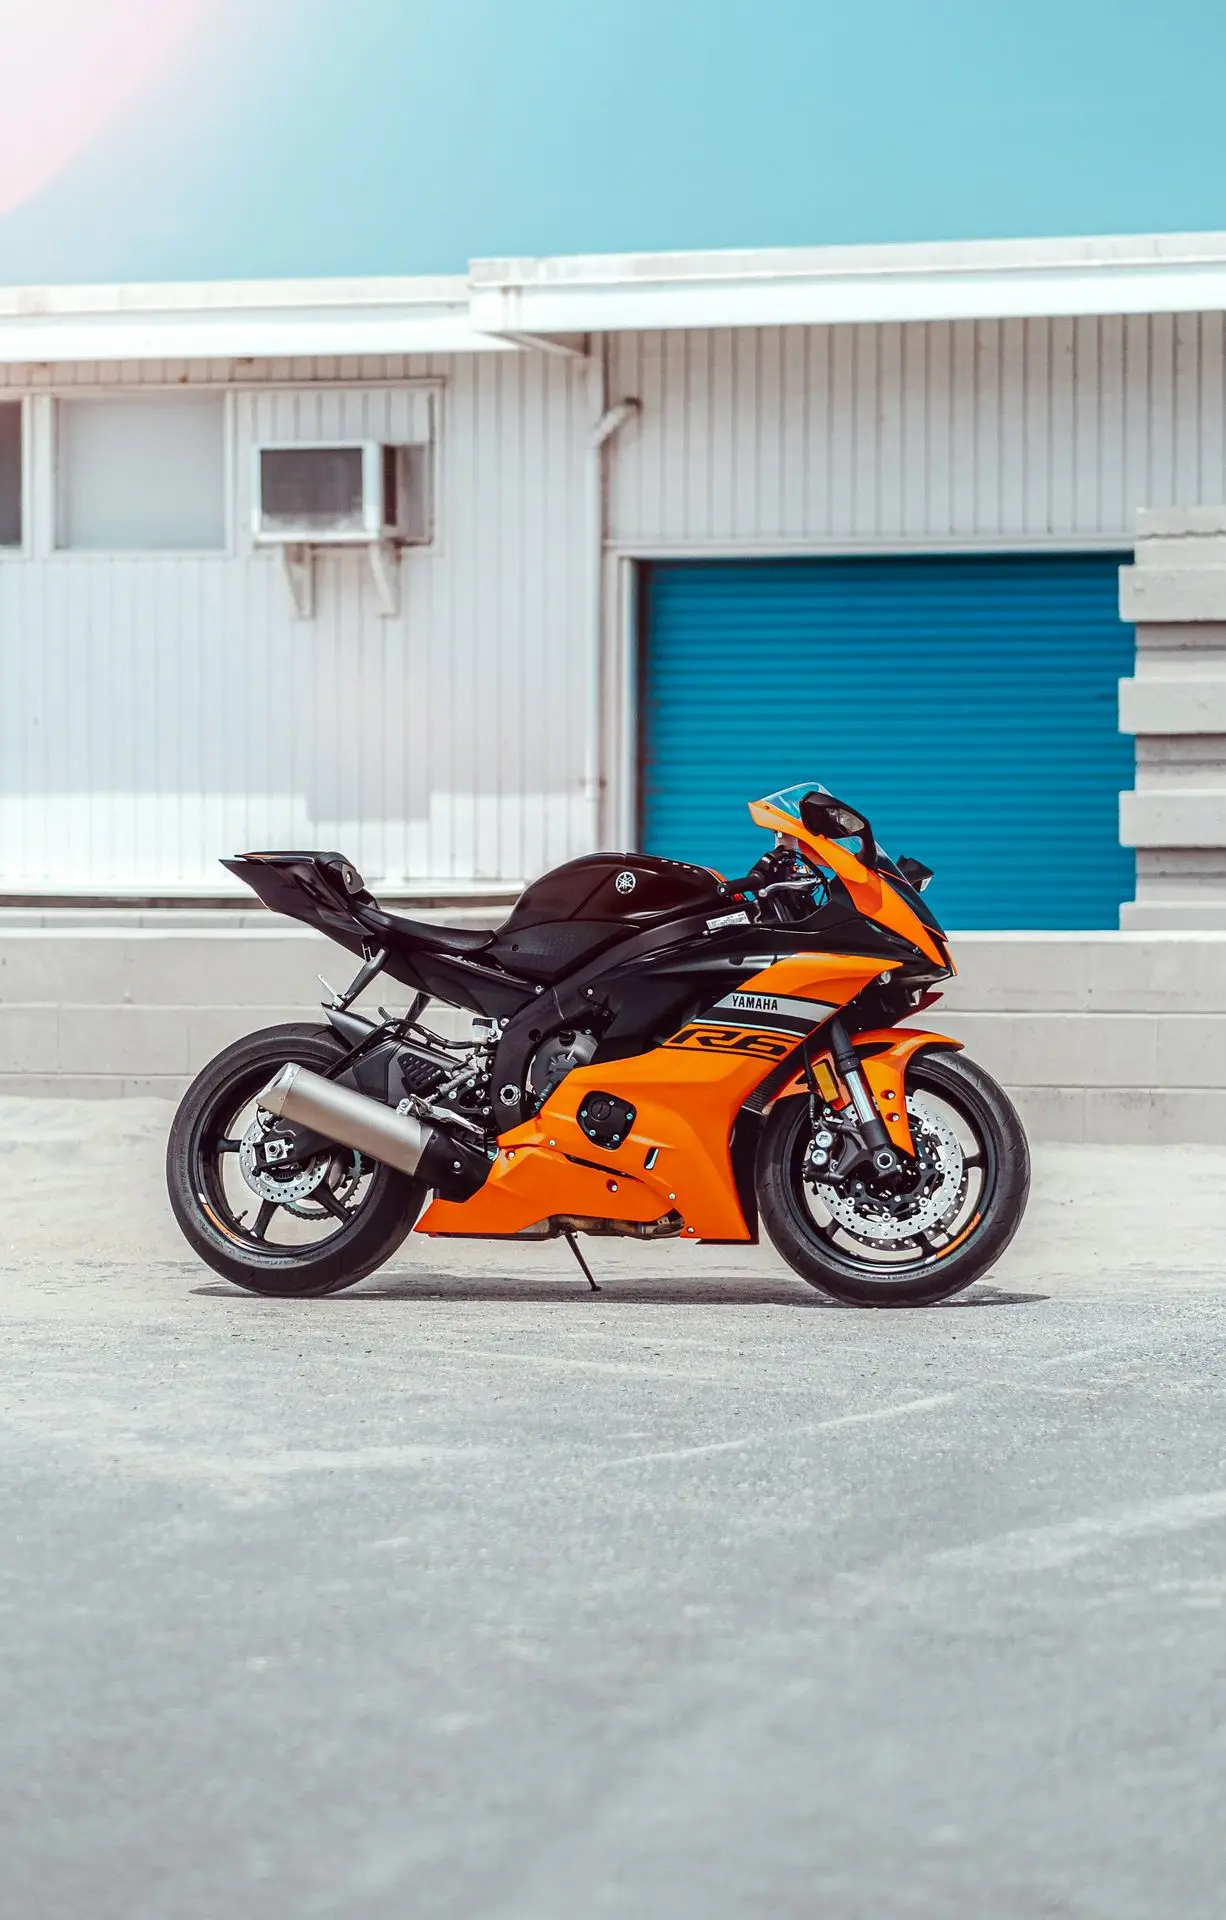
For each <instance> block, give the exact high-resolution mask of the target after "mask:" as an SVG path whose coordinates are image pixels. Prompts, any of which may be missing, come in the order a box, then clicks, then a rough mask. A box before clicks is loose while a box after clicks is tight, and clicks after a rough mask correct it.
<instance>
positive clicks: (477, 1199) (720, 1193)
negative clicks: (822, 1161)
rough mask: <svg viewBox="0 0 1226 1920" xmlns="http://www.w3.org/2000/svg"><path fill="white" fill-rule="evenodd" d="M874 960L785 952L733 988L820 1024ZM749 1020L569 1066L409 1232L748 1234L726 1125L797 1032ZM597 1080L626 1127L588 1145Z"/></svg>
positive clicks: (703, 1022)
mask: <svg viewBox="0 0 1226 1920" xmlns="http://www.w3.org/2000/svg"><path fill="white" fill-rule="evenodd" d="M881 971H882V963H881V961H880V960H878V959H869V958H866V957H864V956H862V955H846V954H820V953H819V954H792V955H790V956H789V957H788V958H787V959H785V960H778V961H776V962H774V963H773V965H771V966H769V967H765V968H763V970H762V972H761V973H759V974H756V975H755V976H754V977H753V978H752V979H751V980H748V981H746V982H745V984H744V987H743V988H741V989H739V991H741V992H744V993H746V994H757V995H763V994H766V995H781V996H786V997H787V998H788V999H792V1000H811V1001H812V1002H813V1003H814V1010H813V1024H814V1026H815V1027H817V1026H818V1025H820V1023H821V1022H822V1021H823V1020H824V1019H826V1018H827V1016H828V1014H829V1012H830V1011H831V1009H832V1008H834V1007H841V1006H845V1005H846V1004H847V1002H848V1001H849V1000H852V999H854V998H855V996H856V995H857V994H858V993H860V992H862V991H863V989H864V988H865V987H866V986H868V984H869V982H870V981H871V980H873V979H875V978H876V977H877V975H878V974H880V973H881ZM744 1020H745V1024H744V1025H742V1024H741V1023H740V1020H739V1018H738V1016H737V1014H735V1013H728V1012H721V1013H718V1014H715V1013H713V1014H711V1015H708V1016H704V1017H700V1018H699V1019H697V1020H693V1021H690V1022H687V1024H686V1026H685V1027H684V1028H682V1029H681V1031H680V1032H679V1033H678V1034H675V1035H674V1036H673V1037H672V1039H671V1040H668V1041H666V1042H665V1044H664V1045H663V1046H662V1047H655V1048H653V1049H652V1051H651V1052H650V1053H640V1054H634V1055H632V1056H631V1057H630V1058H629V1059H627V1060H613V1061H608V1062H605V1063H603V1064H599V1065H593V1066H587V1067H577V1068H576V1069H575V1070H574V1072H573V1073H569V1074H568V1075H567V1076H566V1079H565V1080H564V1081H563V1082H562V1084H561V1086H560V1087H559V1088H558V1089H557V1091H556V1092H555V1093H553V1094H551V1095H550V1097H549V1099H548V1100H547V1101H546V1102H545V1105H544V1106H543V1107H542V1108H541V1111H540V1112H539V1113H538V1114H537V1115H536V1116H535V1118H534V1119H532V1120H528V1121H525V1122H524V1124H523V1125H522V1126H518V1127H514V1128H512V1129H510V1130H509V1131H508V1132H507V1133H504V1134H503V1135H501V1137H500V1139H499V1143H498V1144H499V1154H498V1159H497V1160H496V1161H495V1162H494V1165H493V1166H492V1168H491V1170H490V1176H489V1179H488V1180H487V1181H486V1182H485V1185H484V1186H483V1187H482V1188H481V1189H480V1191H479V1192H478V1193H475V1194H473V1196H472V1197H471V1199H468V1200H463V1201H452V1200H435V1201H434V1202H433V1204H432V1205H431V1206H429V1207H428V1208H427V1209H426V1211H425V1213H424V1214H423V1215H422V1217H421V1219H420V1220H419V1221H418V1223H417V1232H418V1233H428V1234H478V1235H497V1236H502V1235H511V1234H516V1233H521V1232H523V1230H524V1229H525V1228H526V1227H532V1226H535V1225H536V1223H537V1222H538V1221H540V1220H548V1219H550V1218H552V1217H555V1216H557V1215H563V1216H566V1215H577V1216H579V1217H581V1218H589V1219H590V1218H595V1219H603V1220H632V1221H640V1222H644V1223H645V1222H648V1221H653V1220H659V1219H661V1218H663V1216H664V1215H666V1214H669V1213H679V1214H680V1215H681V1218H682V1221H683V1223H684V1227H683V1234H684V1237H687V1238H690V1239H697V1240H748V1239H749V1238H750V1232H749V1228H748V1226H747V1224H746V1221H745V1216H744V1213H743V1212H742V1210H741V1204H740V1201H739V1200H738V1198H737V1192H736V1182H735V1179H734V1177H733V1172H732V1159H731V1137H732V1128H733V1124H734V1122H735V1120H736V1117H737V1115H738V1113H739V1112H740V1111H741V1108H742V1107H743V1106H744V1104H745V1102H746V1100H747V1099H748V1098H749V1096H750V1094H751V1093H752V1092H753V1091H754V1089H755V1088H756V1087H758V1086H760V1085H761V1083H762V1081H763V1080H764V1079H765V1077H766V1075H767V1074H768V1073H770V1072H771V1071H772V1069H773V1068H774V1067H775V1066H776V1065H777V1064H778V1060H779V1058H780V1048H782V1053H783V1055H786V1053H787V1052H788V1051H789V1050H790V1047H791V1045H792V1044H793V1042H792V1041H790V1040H788V1041H785V1042H779V1043H778V1044H776V1045H775V1046H773V1047H769V1048H768V1046H767V1039H768V1037H767V1036H764V1035H763V1033H762V1032H761V1030H755V1029H754V1027H753V1025H752V1021H751V1017H750V1016H749V1015H746V1016H744ZM776 1040H778V1037H777V1036H776ZM595 1091H600V1092H603V1093H611V1094H614V1095H616V1097H617V1098H618V1099H619V1100H625V1101H628V1102H629V1104H630V1105H631V1106H632V1107H634V1109H635V1121H634V1126H633V1129H632V1130H631V1133H630V1135H629V1138H628V1139H626V1140H625V1141H624V1142H623V1143H622V1145H621V1146H620V1147H618V1148H617V1149H616V1151H612V1150H610V1149H608V1148H601V1147H598V1146H595V1145H594V1144H593V1143H592V1141H591V1140H589V1139H588V1137H587V1135H586V1134H585V1133H584V1132H583V1129H582V1128H581V1127H580V1125H579V1121H578V1117H577V1116H578V1111H579V1108H580V1107H581V1106H582V1104H583V1101H584V1099H585V1097H586V1096H587V1095H588V1094H589V1093H592V1092H595ZM649 1160H650V1161H651V1162H652V1164H651V1165H650V1166H648V1165H647V1164H646V1163H647V1162H648V1161H649Z"/></svg>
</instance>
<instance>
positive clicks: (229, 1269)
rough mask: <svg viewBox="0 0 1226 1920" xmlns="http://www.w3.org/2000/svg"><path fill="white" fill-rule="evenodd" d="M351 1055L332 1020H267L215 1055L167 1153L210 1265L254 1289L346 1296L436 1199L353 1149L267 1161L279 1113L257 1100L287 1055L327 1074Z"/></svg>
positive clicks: (171, 1189) (186, 1216) (179, 1208)
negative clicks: (264, 1152)
mask: <svg viewBox="0 0 1226 1920" xmlns="http://www.w3.org/2000/svg"><path fill="white" fill-rule="evenodd" d="M346 1051H347V1049H346V1047H345V1045H344V1043H343V1042H342V1041H341V1040H340V1039H338V1037H337V1036H336V1034H334V1033H333V1031H332V1029H331V1028H330V1027H320V1026H311V1025H309V1024H307V1023H305V1022H303V1023H302V1024H298V1023H294V1024H292V1025H286V1026H282V1027H266V1028H264V1030H263V1031H262V1032H261V1033H253V1034H249V1035H248V1036H247V1038H246V1039H245V1040H239V1041H236V1042H235V1044H234V1045H233V1046H232V1047H227V1048H226V1049H225V1051H224V1053H219V1054H218V1055H217V1058H216V1059H215V1060H212V1061H210V1063H209V1065H208V1066H207V1067H205V1069H204V1071H203V1072H202V1073H200V1074H198V1075H197V1077H196V1079H195V1080H193V1082H192V1084H191V1086H190V1087H189V1088H188V1089H187V1092H186V1093H185V1094H184V1096H183V1099H182V1101H181V1102H180V1104H179V1110H178V1112H177V1113H176V1115H175V1118H174V1124H173V1125H172V1127H171V1129H170V1140H169V1142H168V1144H167V1148H166V1187H167V1191H168V1193H169V1196H170V1204H171V1208H172V1209H173V1212H174V1216H175V1219H176V1220H177V1221H178V1223H179V1226H180V1227H181V1229H182V1231H183V1233H184V1236H185V1237H186V1239H187V1241H188V1243H189V1244H190V1245H191V1246H192V1247H193V1248H194V1249H195V1251H196V1252H197V1253H198V1254H199V1255H200V1257H201V1259H202V1260H207V1262H208V1264H209V1265H210V1266H211V1267H212V1268H213V1269H214V1270H215V1271H216V1272H217V1273H220V1274H224V1275H225V1277H226V1279H227V1280H233V1281H234V1283H235V1285H236V1286H240V1287H245V1288H246V1289H247V1291H248V1292H249V1293H264V1294H276V1295H280V1296H282V1297H291V1298H294V1297H296V1298H299V1299H303V1298H307V1297H309V1296H312V1295H319V1294H325V1293H338V1292H339V1291H340V1289H341V1288H342V1287H351V1286H353V1285H354V1284H355V1283H356V1282H357V1281H358V1280H362V1279H365V1277H366V1275H367V1274H368V1273H373V1272H374V1270H375V1268H376V1267H381V1266H382V1265H383V1262H384V1261H385V1260H388V1259H390V1258H391V1256H392V1254H393V1253H395V1251H396V1249H397V1247H398V1246H399V1245H400V1243H401V1241H402V1240H403V1239H404V1237H405V1235H406V1234H407V1233H408V1232H409V1230H410V1228H411V1227H412V1225H413V1223H414V1221H415V1220H416V1219H417V1216H418V1214H419V1213H420V1212H421V1209H422V1205H423V1203H424V1201H425V1197H426V1189H425V1188H424V1187H423V1186H422V1184H421V1182H420V1181H418V1180H412V1179H410V1178H409V1176H408V1175H407V1174H404V1173H397V1172H395V1171H394V1170H393V1169H392V1168H391V1167H384V1166H378V1165H376V1164H375V1162H374V1161H372V1160H367V1159H366V1158H365V1156H364V1155H362V1154H360V1153H354V1152H352V1151H351V1150H350V1149H349V1148H348V1147H341V1146H337V1147H330V1148H325V1149H324V1150H323V1151H322V1152H320V1153H317V1154H315V1155H314V1156H313V1157H312V1158H311V1159H309V1160H308V1161H306V1162H305V1163H304V1164H298V1163H292V1164H289V1165H286V1166H285V1167H284V1168H273V1169H269V1168H267V1167H261V1166H260V1165H259V1164H258V1162H257V1161H256V1159H255V1156H254V1155H253V1153H252V1147H253V1144H254V1143H255V1142H257V1141H259V1140H260V1139H261V1137H262V1135H263V1132H264V1130H265V1127H266V1125H267V1123H268V1122H269V1121H271V1118H272V1116H271V1115H263V1116H262V1117H261V1109H260V1108H259V1105H258V1102H257V1100H256V1095H257V1094H258V1093H260V1092H261V1090H262V1089H263V1088H264V1087H266V1086H267V1085H268V1082H269V1081H270V1080H271V1079H272V1078H273V1076H274V1074H276V1073H279V1072H280V1070H281V1068H282V1067H283V1066H285V1064H286V1063H287V1061H290V1060H295V1061H297V1062H298V1064H299V1065H300V1066H304V1067H310V1068H312V1069H313V1071H314V1072H316V1073H327V1072H329V1071H330V1070H331V1069H332V1068H334V1067H335V1066H336V1064H337V1062H338V1060H340V1059H341V1057H342V1055H343V1054H344V1053H345V1052H346Z"/></svg>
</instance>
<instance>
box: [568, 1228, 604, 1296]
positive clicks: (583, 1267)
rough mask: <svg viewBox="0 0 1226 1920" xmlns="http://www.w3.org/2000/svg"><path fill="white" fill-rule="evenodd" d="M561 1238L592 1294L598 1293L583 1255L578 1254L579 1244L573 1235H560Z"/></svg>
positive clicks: (598, 1289)
mask: <svg viewBox="0 0 1226 1920" xmlns="http://www.w3.org/2000/svg"><path fill="white" fill-rule="evenodd" d="M562 1238H563V1240H565V1242H566V1244H567V1246H568V1247H569V1248H570V1250H571V1252H572V1253H573V1254H574V1256H575V1259H576V1260H577V1261H578V1262H579V1267H580V1271H581V1272H582V1273H583V1275H584V1277H585V1279H586V1280H587V1283H588V1286H589V1287H590V1288H591V1289H592V1292H593V1293H599V1292H600V1288H599V1287H598V1286H597V1285H596V1282H595V1281H594V1280H593V1278H592V1269H591V1268H590V1267H589V1266H588V1263H587V1261H586V1260H585V1259H584V1257H583V1255H582V1254H581V1253H580V1251H579V1242H578V1241H577V1240H576V1239H575V1236H574V1234H573V1233H564V1234H563V1235H562Z"/></svg>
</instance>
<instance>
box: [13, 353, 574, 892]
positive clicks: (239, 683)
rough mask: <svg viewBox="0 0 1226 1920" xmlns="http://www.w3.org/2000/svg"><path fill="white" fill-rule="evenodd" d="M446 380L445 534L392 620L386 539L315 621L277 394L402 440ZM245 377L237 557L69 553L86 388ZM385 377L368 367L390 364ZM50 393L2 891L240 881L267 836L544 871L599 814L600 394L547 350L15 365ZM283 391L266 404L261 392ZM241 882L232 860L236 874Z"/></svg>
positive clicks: (440, 412) (424, 879)
mask: <svg viewBox="0 0 1226 1920" xmlns="http://www.w3.org/2000/svg"><path fill="white" fill-rule="evenodd" d="M406 381H410V382H414V381H416V382H421V383H422V386H421V388H420V392H421V393H422V394H423V395H429V396H430V404H431V405H432V406H433V408H434V409H435V415H436V435H437V460H438V470H437V479H438V501H437V535H436V539H435V542H434V544H433V545H432V546H431V547H430V548H428V549H422V550H414V551H410V552H408V553H407V554H406V555H405V558H404V561H403V566H402V589H401V608H400V612H399V614H398V615H397V616H396V617H393V618H390V619H388V618H381V617H380V615H379V613H378V611H377V607H376V605H375V599H374V594H373V591H372V587H371V582H370V578H369V575H368V572H367V569H366V565H365V562H364V560H363V559H362V558H361V557H360V556H359V555H356V554H349V555H346V554H332V555H327V556H325V557H323V558H322V559H321V560H320V561H319V563H318V566H317V596H318V604H317V613H316V617H315V619H314V620H311V621H301V620H296V619H294V618H293V614H292V607H291V603H290V599H289V596H288V594H287V591H286V587H285V584H284V582H283V580H282V579H281V577H280V572H279V568H278V565H277V561H276V558H275V556H274V555H272V554H269V553H263V552H253V551H252V549H251V546H250V542H249V539H248V537H247V534H246V531H245V511H246V482H247V474H248V469H249V452H250V445H251V441H252V438H253V436H254V435H255V434H256V430H257V421H258V431H259V433H261V434H267V433H268V432H269V428H270V426H275V424H276V422H275V416H276V415H277V413H278V409H279V404H281V405H289V404H291V396H289V395H286V396H285V397H284V401H283V402H282V403H278V400H277V398H276V397H275V396H274V395H273V393H272V391H271V389H272V388H273V387H275V386H276V385H277V384H278V383H284V384H287V385H291V386H293V387H294V388H297V389H298V390H299V392H300V394H301V395H302V396H303V397H302V398H301V399H299V400H298V401H297V402H296V404H297V405H299V406H300V407H301V406H303V405H305V406H306V407H307V409H308V412H311V413H312V414H314V413H318V415H319V423H320V424H319V430H320V431H322V432H325V433H334V432H335V433H341V432H344V433H361V432H365V431H369V432H371V433H373V434H375V435H376V436H377V435H378V433H379V432H381V431H382V425H383V423H384V422H386V424H387V429H388V437H395V428H396V422H397V420H398V418H399V414H400V413H401V412H402V411H403V407H404V405H405V403H406V399H407V398H408V397H409V396H410V395H411V394H412V393H413V392H414V391H416V390H415V389H411V388H406V387H405V385H404V382H406ZM208 382H212V383H222V384H227V385H228V386H229V389H230V396H231V397H230V400H229V406H230V410H231V451H230V461H231V470H232V482H231V493H232V517H233V522H234V524H233V532H232V539H231V545H230V551H228V552H226V553H216V554H212V553H209V554H204V553H201V554H194V555H190V556H181V555H172V554H150V555H145V554H99V553H67V552H57V551H56V550H55V548H54V505H53V503H54V478H53V471H52V466H53V457H54V415H53V407H54V400H53V395H54V393H56V392H64V391H68V392H73V391H78V392H79V391H88V390H91V389H93V390H99V389H104V388H109V387H119V388H134V387H143V388H146V389H148V388H152V387H157V386H163V387H164V386H166V385H175V386H179V385H183V384H187V385H192V384H197V383H208ZM366 383H368V384H366ZM13 391H17V392H22V391H24V392H25V393H26V394H28V396H29V404H28V406H27V429H28V432H27V452H28V461H29V468H30V474H29V479H30V501H31V511H30V515H29V521H30V525H29V539H30V546H29V551H28V552H27V553H26V554H25V555H20V556H19V555H13V554H6V555H4V556H3V557H2V558H0V890H5V889H7V890H8V891H10V892H19V891H20V890H21V889H22V887H23V886H30V887H41V888H47V887H48V886H62V887H63V888H64V889H65V890H66V891H70V890H73V889H77V890H81V889H88V888H90V887H97V888H128V889H131V890H135V891H138V892H139V891H146V892H151V893H157V892H159V891H167V892H173V891H175V890H176V889H180V888H196V889H199V888H206V887H208V886H210V885H213V886H215V885H216V884H217V882H218V879H219V870H218V868H217V866H216V859H217V856H218V855H219V854H223V853H226V852H229V851H232V850H233V849H234V848H236V847H241V846H257V845H270V844H278V843H285V842H289V843H290V844H305V843H310V844H313V845H328V846H332V845H337V846H340V847H343V848H345V849H346V850H348V851H349V852H350V853H351V855H352V857H353V858H354V859H356V860H357V861H358V862H359V864H360V865H361V866H362V867H363V868H364V869H365V870H367V871H368V872H369V874H370V875H371V877H372V878H373V879H375V880H377V881H380V882H383V883H385V884H390V885H391V886H397V885H400V884H404V883H411V884H413V885H414V886H418V887H422V886H425V887H429V886H431V885H438V886H440V887H447V886H454V887H460V888H462V887H465V886H474V887H480V886H482V885H485V884H490V883H499V882H500V883H503V884H506V883H514V882H515V881H518V880H520V879H522V878H524V877H525V876H527V875H530V874H533V873H535V872H537V871H539V870H540V868H541V867H543V866H545V865H548V864H550V863H552V862H556V861H558V860H562V859H565V858H566V857H567V856H568V855H569V854H571V853H573V852H575V851H577V850H578V845H579V843H580V841H581V839H582V836H583V833H584V829H585V813H584V808H583V800H582V778H583V758H584V746H583V715H584V696H583V663H582V657H581V652H580V649H579V648H578V647H577V646H576V643H575V636H576V634H577V633H578V632H579V631H580V630H581V627H582V620H583V606H584V597H583V574H582V569H583V511H582V483H583V455H582V448H583V444H584V437H585V433H586V429H587V424H588V423H587V419H586V413H585V411H584V410H585V407H586V404H587V389H586V386H585V384H584V381H583V379H582V378H581V377H577V375H576V372H575V370H574V369H572V367H571V366H569V365H568V364H567V363H565V362H561V361H559V360H557V359H554V358H551V357H546V356H543V355H536V354H522V355H520V354H473V355H466V356H456V357H455V358H450V357H449V358H446V359H418V360H412V361H407V360H396V359H384V358H377V359H368V360H361V361H359V360H351V361H342V360H321V361H306V362H302V361H292V362H291V361H269V362H264V363H260V364H259V365H255V364H241V363H240V364H237V365H233V364H231V363H229V362H227V363H223V364H218V365H212V364H193V363H184V364H182V365H177V364H174V363H152V364H132V365H123V366H115V367H107V366H79V367H64V368H56V369H54V370H51V369H28V368H19V367H18V368H8V369H0V392H5V393H9V394H11V393H12V392H13ZM260 396H262V397H260ZM220 877H223V878H224V876H220Z"/></svg>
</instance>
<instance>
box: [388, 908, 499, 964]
mask: <svg viewBox="0 0 1226 1920" xmlns="http://www.w3.org/2000/svg"><path fill="white" fill-rule="evenodd" d="M362 917H363V919H364V920H366V921H368V922H369V921H382V922H383V923H384V926H383V927H382V928H381V929H380V931H386V932H387V933H388V934H390V935H391V937H392V939H393V940H395V941H396V942H397V944H401V945H404V946H409V947H417V948H419V949H422V950H424V951H425V952H426V953H442V954H462V953H480V951H481V949H482V947H488V946H489V944H490V942H491V941H492V940H493V938H494V932H493V929H492V928H491V927H440V926H436V925H435V924H434V923H433V921H429V920H411V919H410V918H409V916H408V915H407V914H404V913H389V912H388V910H387V908H386V907H379V908H378V909H377V912H376V913H372V912H370V910H369V909H368V910H367V912H366V913H365V914H364V915H363V916H362Z"/></svg>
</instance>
